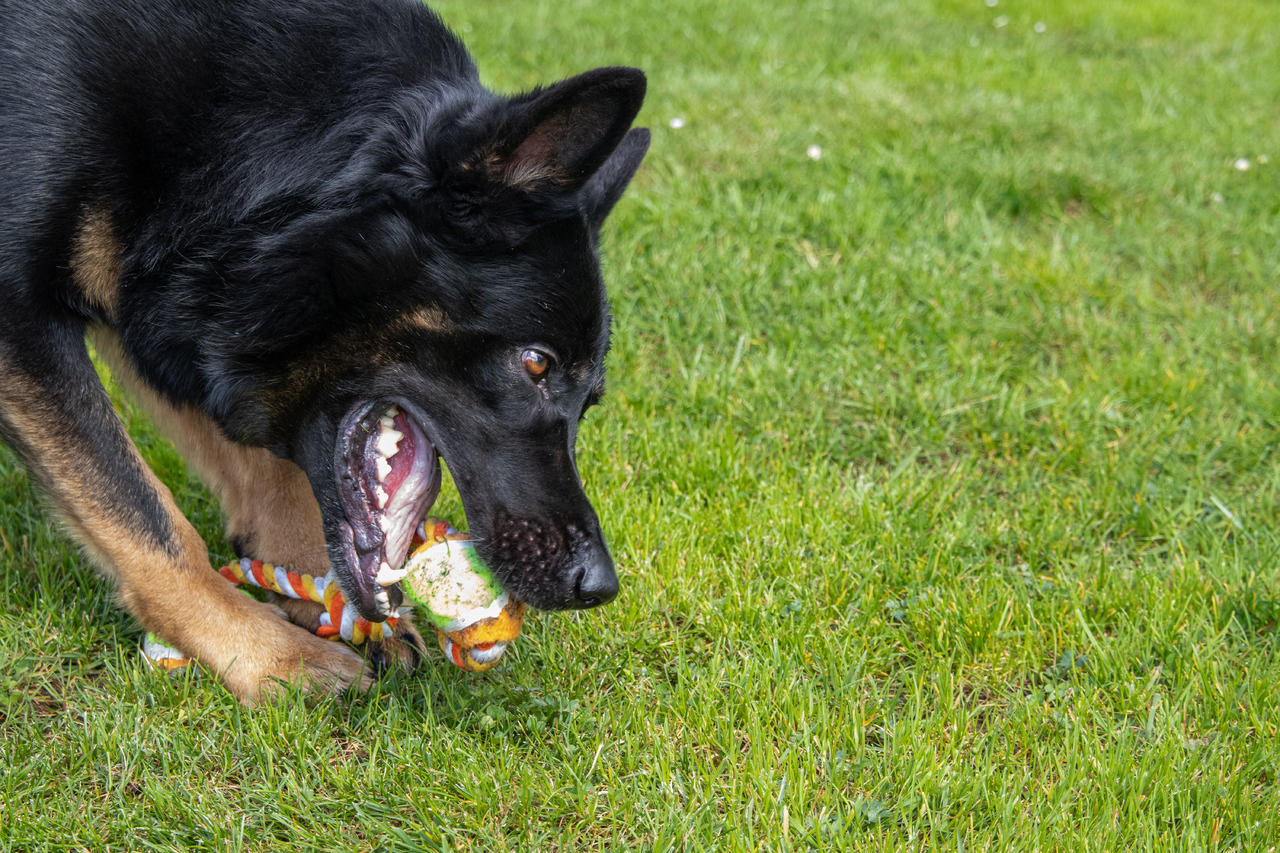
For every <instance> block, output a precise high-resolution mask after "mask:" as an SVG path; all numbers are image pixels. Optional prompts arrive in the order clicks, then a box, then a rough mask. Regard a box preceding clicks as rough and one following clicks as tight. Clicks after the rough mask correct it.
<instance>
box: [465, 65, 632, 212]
mask: <svg viewBox="0 0 1280 853" xmlns="http://www.w3.org/2000/svg"><path fill="white" fill-rule="evenodd" d="M644 92H645V77H644V72H642V71H640V70H639V69H637V68H624V67H617V68H597V69H595V70H594V71H588V72H586V73H585V74H579V75H578V76H576V77H570V78H569V79H568V80H565V81H563V82H560V83H557V84H555V85H554V86H551V87H548V88H546V89H541V90H538V91H535V92H532V93H530V94H528V95H524V96H521V97H518V98H515V99H513V100H512V101H511V104H510V107H509V109H510V112H509V113H508V115H507V117H506V120H505V121H504V122H503V124H502V127H501V129H500V130H499V132H498V135H497V138H496V140H495V141H494V142H493V144H492V145H491V146H490V148H489V152H488V155H487V156H486V158H485V160H486V166H487V167H488V168H487V170H486V171H487V172H488V175H489V177H490V179H491V180H497V181H498V182H500V183H502V184H505V185H507V186H509V187H513V188H518V189H524V190H529V191H540V190H555V189H559V190H563V191H568V192H577V191H578V190H579V189H581V188H582V187H583V186H584V185H585V184H586V183H587V182H588V181H589V180H590V179H591V177H592V176H593V175H594V174H596V173H597V171H598V170H600V169H601V167H602V166H604V165H605V164H606V162H611V158H610V155H611V154H613V153H614V150H615V149H616V148H618V145H619V143H620V142H621V141H622V139H623V136H624V135H626V133H627V129H628V128H630V127H631V122H632V121H634V120H635V117H636V113H637V112H639V111H640V104H641V103H642V102H643V101H644ZM643 153H644V152H643V151H641V156H643ZM638 162H639V161H638V160H637V165H638ZM632 171H634V169H633V170H632ZM627 177H628V178H629V177H630V175H629V174H628V176H627ZM623 186H625V181H624V182H623ZM619 192H621V190H619ZM615 201H616V199H615ZM606 212H607V211H606Z"/></svg>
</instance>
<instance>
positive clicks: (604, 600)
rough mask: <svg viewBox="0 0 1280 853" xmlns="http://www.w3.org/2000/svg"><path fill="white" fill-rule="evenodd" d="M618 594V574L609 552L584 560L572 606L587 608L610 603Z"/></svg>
mask: <svg viewBox="0 0 1280 853" xmlns="http://www.w3.org/2000/svg"><path fill="white" fill-rule="evenodd" d="M617 594H618V575H617V573H616V572H614V570H613V559H612V558H611V557H610V556H609V553H608V552H607V551H606V552H603V553H597V554H592V555H590V556H589V557H588V558H587V559H586V560H584V561H583V566H582V573H581V574H580V575H578V582H577V584H575V585H574V590H573V595H574V597H573V601H571V602H569V606H570V607H574V608H578V609H586V608H588V607H599V606H600V605H601V604H608V603H609V602H610V601H613V598H614V596H616V595H617Z"/></svg>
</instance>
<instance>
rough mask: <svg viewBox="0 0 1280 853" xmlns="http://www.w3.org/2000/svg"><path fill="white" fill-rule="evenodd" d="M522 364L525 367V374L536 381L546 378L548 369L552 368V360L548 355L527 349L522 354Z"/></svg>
mask: <svg viewBox="0 0 1280 853" xmlns="http://www.w3.org/2000/svg"><path fill="white" fill-rule="evenodd" d="M520 363H521V364H523V365H524V372H525V373H527V374H529V376H531V377H532V378H534V379H541V378H542V377H543V376H546V375H547V369H548V368H550V367H551V359H550V358H548V357H547V354H546V353H545V352H542V351H540V350H536V349H527V350H525V351H524V352H522V353H520Z"/></svg>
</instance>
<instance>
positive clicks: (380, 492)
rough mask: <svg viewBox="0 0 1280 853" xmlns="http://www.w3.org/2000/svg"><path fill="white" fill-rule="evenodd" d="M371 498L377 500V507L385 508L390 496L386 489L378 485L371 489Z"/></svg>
mask: <svg viewBox="0 0 1280 853" xmlns="http://www.w3.org/2000/svg"><path fill="white" fill-rule="evenodd" d="M373 498H374V500H376V501H377V502H378V509H386V508H387V501H389V500H391V496H390V495H388V494H387V490H386V489H384V488H382V486H378V487H377V488H376V489H374V490H373Z"/></svg>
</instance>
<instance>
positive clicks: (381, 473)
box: [373, 456, 391, 480]
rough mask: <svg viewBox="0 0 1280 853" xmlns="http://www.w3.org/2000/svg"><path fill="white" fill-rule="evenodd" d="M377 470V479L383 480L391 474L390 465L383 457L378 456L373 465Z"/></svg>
mask: <svg viewBox="0 0 1280 853" xmlns="http://www.w3.org/2000/svg"><path fill="white" fill-rule="evenodd" d="M373 464H374V465H375V466H376V467H377V469H378V479H379V480H385V479H387V475H388V474H390V473H391V463H390V462H388V461H387V460H386V459H384V458H383V457H381V456H379V457H378V458H377V459H375V460H374V463H373Z"/></svg>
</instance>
